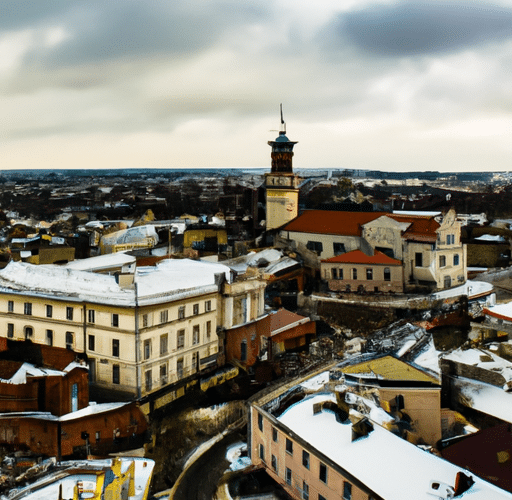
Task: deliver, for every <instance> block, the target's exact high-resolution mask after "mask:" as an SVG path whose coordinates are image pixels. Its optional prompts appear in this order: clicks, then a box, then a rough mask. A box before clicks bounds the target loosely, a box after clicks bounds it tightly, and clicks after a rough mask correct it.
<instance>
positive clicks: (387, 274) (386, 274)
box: [384, 267, 391, 281]
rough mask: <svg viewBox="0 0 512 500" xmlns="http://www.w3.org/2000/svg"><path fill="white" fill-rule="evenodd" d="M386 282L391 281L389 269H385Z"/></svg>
mask: <svg viewBox="0 0 512 500" xmlns="http://www.w3.org/2000/svg"><path fill="white" fill-rule="evenodd" d="M384 281H391V269H390V268H389V267H385V268H384Z"/></svg>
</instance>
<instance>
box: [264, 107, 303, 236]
mask: <svg viewBox="0 0 512 500" xmlns="http://www.w3.org/2000/svg"><path fill="white" fill-rule="evenodd" d="M268 144H269V146H271V147H272V153H271V157H272V168H271V171H270V173H268V174H265V190H266V208H267V230H269V229H275V228H277V227H280V226H282V225H283V224H286V223H287V222H289V221H291V220H292V219H295V217H297V215H298V214H299V177H298V176H297V175H295V174H294V173H293V168H292V157H293V146H295V144H297V143H296V142H292V141H290V140H289V139H288V137H286V124H285V122H284V120H283V107H282V105H281V126H280V128H279V137H277V138H276V140H275V141H268Z"/></svg>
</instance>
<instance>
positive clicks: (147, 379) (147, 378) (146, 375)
mask: <svg viewBox="0 0 512 500" xmlns="http://www.w3.org/2000/svg"><path fill="white" fill-rule="evenodd" d="M144 386H145V388H146V392H148V391H150V390H151V388H152V386H153V383H152V380H151V370H148V371H147V372H145V373H144Z"/></svg>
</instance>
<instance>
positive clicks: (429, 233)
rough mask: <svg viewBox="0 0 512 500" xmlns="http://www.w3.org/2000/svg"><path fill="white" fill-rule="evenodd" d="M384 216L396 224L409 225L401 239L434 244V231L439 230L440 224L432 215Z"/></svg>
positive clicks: (435, 238) (435, 237)
mask: <svg viewBox="0 0 512 500" xmlns="http://www.w3.org/2000/svg"><path fill="white" fill-rule="evenodd" d="M386 215H387V217H390V218H392V219H394V220H396V221H397V222H404V223H409V224H410V226H409V227H408V228H407V229H406V230H405V231H404V233H403V234H402V237H403V238H405V239H406V240H412V241H420V242H432V243H435V242H436V240H437V233H436V231H437V230H438V229H439V227H440V224H439V222H437V221H436V220H435V218H434V216H433V215H396V214H386Z"/></svg>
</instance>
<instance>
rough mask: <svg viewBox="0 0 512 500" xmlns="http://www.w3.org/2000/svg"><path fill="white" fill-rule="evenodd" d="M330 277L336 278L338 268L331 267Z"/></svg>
mask: <svg viewBox="0 0 512 500" xmlns="http://www.w3.org/2000/svg"><path fill="white" fill-rule="evenodd" d="M331 279H333V280H337V279H338V270H337V269H336V268H335V267H333V268H332V269H331Z"/></svg>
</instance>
